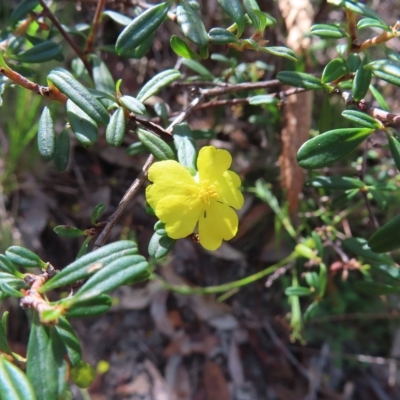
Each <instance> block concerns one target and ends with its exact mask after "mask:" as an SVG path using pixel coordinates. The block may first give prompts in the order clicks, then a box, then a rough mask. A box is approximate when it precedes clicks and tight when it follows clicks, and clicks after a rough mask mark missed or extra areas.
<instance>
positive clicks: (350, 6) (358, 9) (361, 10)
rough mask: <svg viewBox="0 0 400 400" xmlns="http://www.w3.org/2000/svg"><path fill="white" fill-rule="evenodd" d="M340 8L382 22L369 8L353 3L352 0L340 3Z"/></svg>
mask: <svg viewBox="0 0 400 400" xmlns="http://www.w3.org/2000/svg"><path fill="white" fill-rule="evenodd" d="M340 6H342V7H343V6H344V8H346V9H347V10H350V11H353V12H355V13H356V14H360V15H365V16H366V17H370V18H374V19H377V20H379V21H382V20H381V18H380V17H379V15H378V14H377V13H376V12H375V11H372V10H371V9H370V8H369V7H368V6H366V5H365V4H363V3H360V2H353V1H352V0H345V1H340Z"/></svg>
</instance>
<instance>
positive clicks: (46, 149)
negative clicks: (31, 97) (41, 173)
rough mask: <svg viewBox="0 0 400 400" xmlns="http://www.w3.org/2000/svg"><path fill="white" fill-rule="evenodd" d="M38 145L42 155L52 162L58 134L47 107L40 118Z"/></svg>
mask: <svg viewBox="0 0 400 400" xmlns="http://www.w3.org/2000/svg"><path fill="white" fill-rule="evenodd" d="M37 143H38V148H39V153H40V155H41V156H42V157H43V158H44V159H46V160H51V159H52V158H53V157H54V153H55V148H56V133H55V131H54V124H53V119H52V118H51V115H50V110H49V109H48V108H47V107H45V108H44V109H43V111H42V115H41V116H40V120H39V129H38V136H37Z"/></svg>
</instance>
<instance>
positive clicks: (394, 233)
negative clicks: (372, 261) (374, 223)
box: [368, 215, 400, 253]
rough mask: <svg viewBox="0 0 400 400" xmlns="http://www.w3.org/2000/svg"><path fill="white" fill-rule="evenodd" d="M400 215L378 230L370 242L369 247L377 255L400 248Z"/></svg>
mask: <svg viewBox="0 0 400 400" xmlns="http://www.w3.org/2000/svg"><path fill="white" fill-rule="evenodd" d="M399 229H400V215H398V216H397V217H395V218H393V219H392V220H391V221H389V222H388V223H387V224H385V225H383V226H382V227H381V228H380V229H378V230H377V231H376V232H375V233H374V234H373V235H372V236H371V238H370V239H369V240H368V244H369V247H370V248H371V250H372V251H374V252H375V253H386V252H387V251H393V250H396V249H398V248H399V247H400V238H399Z"/></svg>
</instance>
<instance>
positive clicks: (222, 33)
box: [208, 28, 239, 44]
mask: <svg viewBox="0 0 400 400" xmlns="http://www.w3.org/2000/svg"><path fill="white" fill-rule="evenodd" d="M208 37H209V38H210V41H211V42H212V43H214V44H229V43H239V40H238V38H237V37H236V36H235V35H234V34H233V33H232V32H229V31H227V30H226V29H224V28H212V29H211V30H210V31H209V32H208Z"/></svg>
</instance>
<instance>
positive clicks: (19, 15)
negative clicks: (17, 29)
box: [8, 0, 39, 27]
mask: <svg viewBox="0 0 400 400" xmlns="http://www.w3.org/2000/svg"><path fill="white" fill-rule="evenodd" d="M38 4H39V0H24V1H22V2H21V3H19V4H18V6H17V7H15V8H14V10H13V12H12V13H11V15H10V17H9V19H8V22H9V24H10V25H11V26H12V27H14V26H15V24H16V23H17V22H18V21H20V20H21V19H23V18H25V17H26V15H27V14H29V13H30V12H31V11H32V10H33V9H34V8H35V7H36V6H37V5H38Z"/></svg>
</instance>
